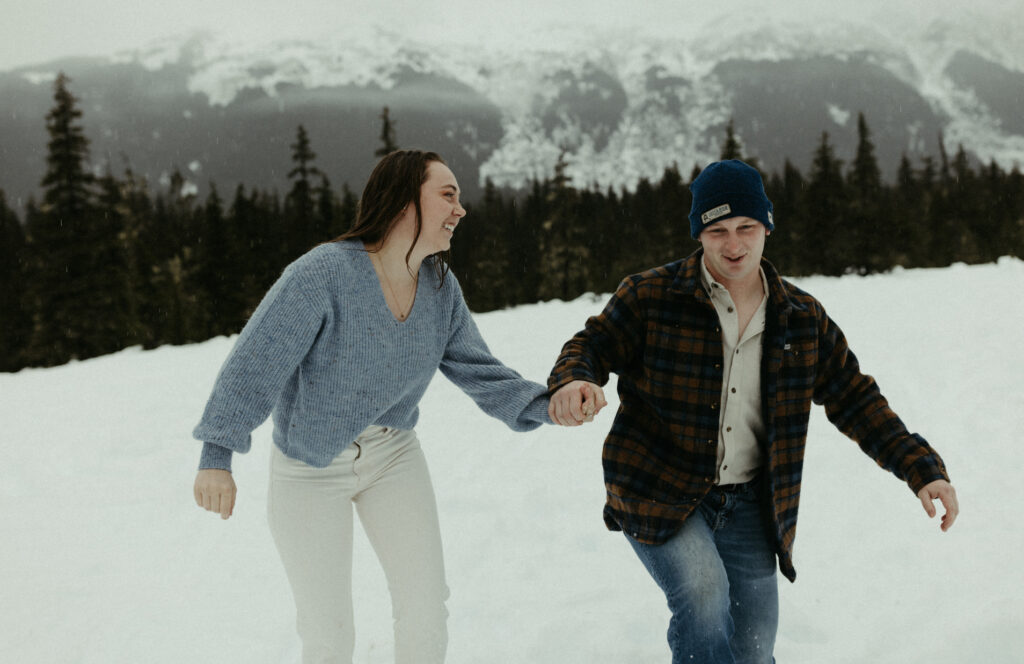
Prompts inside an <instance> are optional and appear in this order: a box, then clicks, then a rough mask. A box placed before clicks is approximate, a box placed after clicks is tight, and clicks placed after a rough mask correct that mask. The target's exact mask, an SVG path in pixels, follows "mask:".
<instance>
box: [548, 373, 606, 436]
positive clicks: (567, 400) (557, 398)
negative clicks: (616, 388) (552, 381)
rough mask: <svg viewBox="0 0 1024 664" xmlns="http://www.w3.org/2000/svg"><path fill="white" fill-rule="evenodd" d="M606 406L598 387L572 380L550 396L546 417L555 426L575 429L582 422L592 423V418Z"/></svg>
mask: <svg viewBox="0 0 1024 664" xmlns="http://www.w3.org/2000/svg"><path fill="white" fill-rule="evenodd" d="M607 405H608V402H607V401H605V398H604V391H603V390H602V389H601V386H600V385H595V384H594V383H589V382H587V381H585V380H574V381H573V382H571V383H568V384H566V385H563V386H562V387H560V388H558V390H557V391H556V392H555V393H554V394H552V395H551V403H550V404H549V405H548V415H549V416H550V417H551V421H552V422H554V423H555V424H560V425H562V426H564V427H575V426H579V425H581V424H583V423H584V422H593V421H594V416H595V415H597V414H598V413H599V412H601V409H602V408H604V407H605V406H607Z"/></svg>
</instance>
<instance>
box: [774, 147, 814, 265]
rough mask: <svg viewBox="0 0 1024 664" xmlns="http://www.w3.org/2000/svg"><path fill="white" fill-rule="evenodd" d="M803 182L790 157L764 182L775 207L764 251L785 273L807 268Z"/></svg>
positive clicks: (806, 221)
mask: <svg viewBox="0 0 1024 664" xmlns="http://www.w3.org/2000/svg"><path fill="white" fill-rule="evenodd" d="M806 186H807V183H806V181H805V180H804V176H803V174H802V173H801V172H800V169H798V168H797V167H796V166H794V165H793V162H791V161H790V160H789V159H786V161H785V163H784V164H783V167H782V175H781V176H779V175H774V174H773V175H772V176H771V177H769V178H768V181H767V183H766V185H765V190H766V193H767V194H768V198H769V200H771V201H772V205H773V207H774V209H775V213H774V217H775V230H774V231H772V235H771V238H770V239H769V240H768V243H767V244H766V245H765V254H766V256H768V257H769V259H770V260H771V261H772V262H773V263H774V264H775V266H776V267H777V268H778V269H779V270H780V271H782V272H783V273H784V274H789V275H800V274H807V271H808V270H809V269H810V268H809V267H807V266H805V265H804V264H803V262H802V260H801V257H802V256H803V254H804V252H805V251H806V250H807V243H808V242H809V241H810V239H809V238H808V229H807V224H808V219H807V214H806V212H805V210H806V205H805V203H804V191H805V188H806Z"/></svg>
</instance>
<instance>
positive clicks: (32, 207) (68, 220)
mask: <svg viewBox="0 0 1024 664" xmlns="http://www.w3.org/2000/svg"><path fill="white" fill-rule="evenodd" d="M80 119H81V111H80V110H79V109H78V105H77V99H76V98H75V97H74V96H73V95H72V94H71V92H70V89H69V79H68V78H67V77H66V76H65V75H64V74H60V75H59V76H58V77H57V79H56V81H55V83H54V104H53V107H52V108H51V110H50V112H49V113H48V114H47V116H46V128H47V131H48V133H49V137H50V140H49V142H48V144H47V161H46V164H47V167H46V172H45V174H44V176H43V178H42V180H41V188H42V197H41V199H40V200H38V201H37V200H36V199H35V198H32V199H30V200H29V201H28V203H27V205H26V207H25V212H24V219H23V220H22V219H19V217H18V215H17V214H16V213H15V212H14V211H13V210H12V209H11V208H10V206H9V205H8V204H7V202H6V200H5V197H4V194H3V191H2V189H0V312H2V320H3V324H2V325H0V371H17V370H18V369H20V368H23V367H27V366H53V365H57V364H62V363H65V362H67V361H69V360H72V359H85V358H89V357H95V356H98V355H103V354H106V353H111V352H114V351H117V350H120V349H122V348H126V347H130V346H141V347H143V348H155V347H157V346H160V345H163V344H184V343H191V342H197V341H203V340H205V339H209V338H211V337H214V336H218V335H228V334H234V333H236V332H237V331H238V330H240V329H241V327H242V326H243V325H244V323H245V321H246V320H247V318H248V316H249V315H250V313H251V312H252V310H253V309H254V308H255V306H256V305H257V304H258V303H259V301H260V299H261V298H262V296H263V294H264V293H265V292H266V290H267V289H268V288H269V287H270V285H271V284H272V283H273V282H274V280H276V278H277V277H278V275H279V274H280V273H281V270H282V269H283V268H284V267H285V266H286V265H287V264H288V263H289V262H291V261H292V260H294V259H295V258H297V257H298V256H299V255H301V254H302V253H303V252H305V251H306V250H308V249H309V248H311V247H312V246H314V245H316V244H318V243H320V242H323V241H327V240H330V239H331V238H334V237H336V236H338V235H340V234H341V233H342V232H344V231H345V230H347V229H348V228H349V226H350V225H351V223H352V222H353V220H354V218H355V212H356V205H357V198H356V196H355V195H354V194H353V192H352V191H351V190H349V188H348V186H347V185H344V184H343V185H342V186H341V189H340V191H339V190H336V189H335V188H334V187H333V186H332V184H331V182H330V180H329V178H328V177H327V175H326V174H324V173H323V172H322V171H321V170H320V169H318V168H317V166H316V153H315V152H314V151H313V148H312V143H311V140H310V137H309V136H308V134H307V132H306V130H305V129H304V128H303V126H301V125H300V126H299V127H298V128H297V131H296V137H295V142H294V143H293V144H291V146H290V147H291V164H292V168H291V170H290V171H289V172H288V179H289V185H290V189H289V190H288V192H287V193H286V194H285V195H284V196H283V197H282V196H280V195H279V194H278V193H277V192H275V191H265V190H260V189H255V188H247V187H245V186H244V185H242V184H239V185H238V186H237V187H236V188H235V190H234V191H233V192H232V193H231V194H230V195H228V196H224V195H223V194H222V193H221V192H220V191H219V190H218V189H217V187H216V185H215V184H214V183H210V187H209V193H208V194H207V195H206V196H205V197H204V198H203V199H202V200H200V199H199V197H198V196H197V195H196V193H195V191H194V188H190V187H189V186H188V183H187V181H186V180H185V178H184V177H183V176H182V175H181V174H180V173H179V172H177V171H176V172H175V173H174V174H173V175H172V176H171V178H170V181H169V184H168V185H166V186H161V187H158V188H155V189H154V188H153V187H151V185H150V183H149V182H147V181H146V179H145V178H143V177H140V176H138V175H137V174H135V173H133V172H132V171H131V169H130V167H128V168H125V169H124V171H123V172H122V173H119V174H114V173H113V172H112V171H111V169H110V168H109V167H108V168H107V170H106V172H105V173H104V174H103V175H101V176H96V175H94V174H93V173H92V172H91V171H90V170H89V169H88V168H87V164H88V145H89V141H88V138H87V137H86V136H85V135H84V132H83V130H82V127H81V124H80ZM381 120H382V131H381V142H382V146H381V148H380V150H378V152H377V154H378V155H380V154H386V153H387V152H389V151H390V150H392V149H395V148H396V147H397V144H396V140H395V132H394V125H393V123H392V120H391V118H390V116H389V114H388V110H387V109H386V108H385V109H384V110H383V113H382V115H381ZM858 136H859V140H858V145H857V148H856V153H855V154H854V155H853V159H852V160H851V161H850V162H849V163H848V164H847V163H846V162H845V161H843V160H842V159H840V158H839V157H838V156H837V155H836V154H835V150H834V148H833V146H832V145H831V143H830V138H829V135H828V133H827V132H825V133H822V135H821V139H820V141H819V143H818V147H817V149H816V150H815V153H814V159H813V162H812V164H811V167H810V171H809V172H808V173H806V174H805V173H802V172H801V171H800V170H799V169H798V168H797V167H796V166H794V165H793V164H792V163H791V162H790V161H789V160H787V161H786V162H785V165H784V167H783V169H782V172H781V173H774V172H773V173H766V177H765V185H766V190H767V193H768V196H769V198H770V199H771V200H772V201H773V203H774V206H775V218H776V231H775V232H774V233H773V234H772V237H771V238H770V239H769V241H768V244H767V247H766V250H765V253H766V255H767V256H768V257H769V258H770V259H771V260H772V261H773V262H774V263H775V264H776V265H777V266H778V267H779V269H780V271H781V272H782V273H783V274H787V275H793V276H799V275H809V274H826V275H838V274H844V273H858V274H866V273H870V272H878V271H884V270H888V269H890V268H892V267H894V266H903V267H922V266H928V267H936V266H945V265H949V264H951V263H953V262H957V261H963V262H967V263H979V262H987V261H992V260H995V259H996V258H998V257H1000V256H1004V255H1014V256H1024V176H1022V174H1021V172H1020V170H1019V168H1018V167H1016V166H1015V167H1014V168H1013V169H1012V170H1011V171H1009V172H1007V171H1005V170H1004V169H1003V168H1001V167H1000V166H999V165H998V164H997V163H995V162H994V161H993V162H991V163H989V164H988V165H984V164H981V165H979V164H976V163H972V160H971V159H970V158H969V156H968V155H967V153H966V152H965V150H964V149H963V147H960V148H959V149H958V151H957V152H956V153H955V154H954V155H953V156H952V157H950V156H949V155H947V154H946V152H945V151H944V150H943V151H941V152H940V154H939V155H938V156H937V157H932V156H929V157H925V158H923V159H921V160H920V161H919V163H916V164H915V163H912V162H911V161H910V160H909V158H907V157H906V156H904V157H903V159H902V160H901V163H900V165H899V170H898V176H897V178H896V181H895V182H892V183H887V182H884V181H883V179H882V177H881V174H880V169H879V166H878V163H877V160H876V158H875V154H874V146H873V144H872V141H871V134H870V130H869V128H868V124H867V121H866V119H865V118H864V116H863V115H860V116H859V118H858ZM940 145H942V141H941V140H940ZM720 156H721V158H723V159H728V158H741V159H744V160H745V161H748V162H750V163H752V164H754V165H755V166H756V165H757V160H756V159H754V158H752V157H749V156H745V155H744V154H743V149H742V144H741V143H740V141H739V139H738V137H737V136H736V135H735V133H734V130H733V126H732V124H731V123H730V124H729V126H728V127H727V129H726V136H725V141H724V144H723V148H722V153H721V155H720ZM568 166H569V164H568V162H567V160H566V158H565V157H564V156H563V157H562V158H560V159H559V161H558V163H557V165H556V167H555V170H554V174H553V175H552V176H551V177H549V178H545V179H543V180H540V179H535V180H534V181H532V182H531V183H530V185H529V186H528V187H527V188H526V189H525V190H508V189H500V188H498V187H496V186H495V185H494V184H493V183H492V182H490V181H487V182H486V183H485V186H484V188H483V193H482V195H481V197H480V199H479V200H477V201H473V202H466V207H467V209H468V211H469V217H468V219H467V222H468V223H464V224H460V226H459V230H458V232H457V237H456V239H455V241H454V242H453V246H452V252H451V265H452V270H453V272H454V273H455V274H456V275H457V276H458V278H459V280H460V283H461V284H462V287H463V291H464V292H465V295H466V299H467V301H468V303H469V305H470V307H471V308H472V309H473V310H474V311H477V312H482V311H489V310H492V309H498V308H503V307H508V306H512V305H516V304H523V303H530V302H536V301H538V300H547V299H556V298H557V299H563V300H568V299H572V298H575V297H577V296H578V295H580V294H582V293H586V292H596V293H602V292H608V291H611V290H612V289H614V288H615V286H616V285H617V284H618V282H619V280H620V279H621V278H622V277H623V276H625V275H627V274H630V273H634V272H638V271H640V270H643V269H645V268H647V267H651V266H654V265H658V264H661V263H665V262H669V261H671V260H675V259H676V258H679V257H681V256H683V255H685V254H688V253H690V252H691V251H692V250H693V249H695V248H696V247H697V243H696V242H695V241H694V240H692V239H691V238H690V237H689V224H688V222H687V220H686V216H687V214H688V212H689V208H690V193H689V190H688V182H690V181H692V180H693V178H694V177H696V175H697V174H698V173H699V168H698V167H697V166H694V167H693V169H692V171H691V172H690V173H689V175H688V176H687V177H684V176H683V175H682V174H681V172H680V171H679V168H678V166H675V165H673V166H671V167H669V168H666V169H665V171H664V173H663V175H662V176H661V178H660V179H659V180H656V181H652V180H648V179H642V180H640V181H639V182H638V183H637V184H636V186H635V187H634V188H633V189H632V190H627V189H620V190H618V191H616V190H613V189H611V188H608V189H604V190H602V189H600V188H599V187H597V186H592V187H589V188H581V187H575V186H573V185H572V183H571V181H570V179H569V178H568V177H567V175H566V169H567V168H568Z"/></svg>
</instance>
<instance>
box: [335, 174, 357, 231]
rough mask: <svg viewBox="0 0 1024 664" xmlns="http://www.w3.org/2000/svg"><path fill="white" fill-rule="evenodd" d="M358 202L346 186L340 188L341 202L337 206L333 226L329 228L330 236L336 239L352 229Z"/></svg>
mask: <svg viewBox="0 0 1024 664" xmlns="http://www.w3.org/2000/svg"><path fill="white" fill-rule="evenodd" d="M358 202H359V200H358V199H357V198H356V195H355V194H354V193H352V190H351V189H350V188H349V186H348V184H347V183H346V184H343V185H342V186H341V201H340V203H339V204H338V214H337V216H336V217H335V219H334V225H333V226H332V227H331V232H330V236H331V237H337V236H339V235H341V234H342V233H344V232H345V231H347V230H348V229H350V228H352V226H353V224H355V223H356V208H357V203H358Z"/></svg>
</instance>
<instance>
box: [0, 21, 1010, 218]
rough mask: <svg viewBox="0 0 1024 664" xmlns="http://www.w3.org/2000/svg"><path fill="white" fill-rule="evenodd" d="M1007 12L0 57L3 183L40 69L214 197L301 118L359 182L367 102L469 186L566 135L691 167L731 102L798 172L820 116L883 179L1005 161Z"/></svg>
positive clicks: (624, 172)
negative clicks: (37, 59)
mask: <svg viewBox="0 0 1024 664" xmlns="http://www.w3.org/2000/svg"><path fill="white" fill-rule="evenodd" d="M1015 21H1016V23H1020V19H1012V20H1007V21H998V22H997V21H994V20H992V19H983V18H981V17H973V18H971V17H968V18H965V19H964V20H962V21H958V22H956V23H952V22H950V21H948V20H939V19H935V20H930V21H929V20H920V21H917V22H915V23H912V25H914V26H915V27H914V28H913V29H911V30H908V29H906V28H905V27H904V28H900V29H897V28H896V27H887V26H886V25H885V24H884V23H874V24H870V25H869V24H865V23H850V22H838V21H836V22H824V23H815V24H813V25H809V24H806V23H793V22H788V23H787V22H782V21H778V22H774V23H767V24H766V23H754V22H753V21H751V22H750V23H749V24H745V23H744V22H743V20H742V18H739V19H737V18H735V17H730V18H728V19H724V18H722V19H712V20H710V21H709V22H707V23H706V24H704V25H703V27H702V28H700V29H690V30H687V31H686V33H685V35H684V34H682V33H681V34H680V36H678V37H673V38H669V37H666V36H664V35H662V36H655V35H654V34H653V32H652V33H651V34H650V35H646V34H640V33H638V32H637V31H636V30H625V31H619V32H615V33H613V32H610V31H608V30H581V29H576V30H573V29H569V28H565V27H558V26H549V27H548V28H546V30H545V31H544V32H543V33H542V34H538V35H534V38H533V39H531V40H530V41H529V42H524V41H509V40H503V39H499V38H497V37H496V38H494V39H491V40H489V41H484V40H482V39H481V41H480V42H479V43H477V44H474V45H471V46H468V45H465V44H463V45H460V46H459V47H458V48H454V49H438V48H436V47H435V45H433V44H431V43H426V42H420V41H417V40H415V39H410V38H408V37H405V36H402V35H399V34H396V33H393V32H389V31H388V30H385V29H381V28H376V29H372V30H355V29H352V30H349V31H348V32H341V33H338V32H335V33H334V34H333V35H332V37H331V38H329V39H316V40H313V39H308V40H300V39H291V40H288V41H279V42H273V43H261V44H254V43H252V42H247V43H244V44H243V43H237V42H232V41H231V40H229V39H225V38H222V37H219V36H216V35H213V34H208V33H207V34H196V35H190V36H188V37H183V38H180V39H167V40H164V41H161V42H159V43H155V44H151V45H149V46H147V47H144V48H140V49H139V50H137V51H134V52H130V53H124V54H122V55H121V56H119V57H116V58H113V59H109V58H108V59H99V58H91V59H68V60H63V61H56V62H49V63H43V64H40V65H38V66H31V67H21V68H18V69H15V70H12V71H8V72H0V139H2V140H0V154H2V155H3V159H2V160H0V188H3V189H5V190H6V191H7V192H8V194H9V198H11V199H15V200H16V199H17V198H19V197H21V198H23V197H25V196H27V195H28V194H29V193H31V192H34V191H36V190H37V183H38V181H39V179H40V178H41V176H42V173H43V167H44V147H45V142H46V134H45V129H44V123H43V117H44V116H45V113H46V111H47V109H48V108H49V106H50V104H51V94H52V91H51V87H50V82H51V81H52V79H53V76H54V75H55V73H56V72H57V71H58V70H64V71H65V72H66V73H67V74H68V75H70V76H71V78H72V91H73V92H74V93H75V94H76V95H77V96H78V97H79V98H80V99H81V101H82V109H83V111H84V123H85V126H86V132H87V134H88V136H89V138H90V139H91V140H92V147H93V150H92V156H93V159H94V161H95V162H96V167H97V168H103V167H104V165H105V164H106V163H110V164H111V165H112V167H113V169H114V171H115V172H120V171H121V170H122V169H123V168H124V165H125V163H126V162H128V163H130V164H131V167H132V168H133V170H134V171H136V172H137V173H142V174H145V175H147V176H148V177H149V178H150V179H151V180H152V181H154V182H159V181H161V179H166V178H167V176H168V174H169V171H170V170H171V169H173V168H174V167H178V168H180V169H181V170H182V172H183V173H184V174H185V175H186V176H188V177H189V178H190V179H191V180H192V181H194V182H195V184H196V185H198V186H199V187H203V186H205V185H206V183H207V182H208V181H210V180H212V181H214V182H216V183H217V184H218V185H219V186H220V187H221V190H222V193H223V192H225V191H230V189H231V188H233V187H234V186H235V185H236V184H237V183H244V184H246V185H252V186H260V187H277V188H278V189H279V190H284V189H286V188H287V181H286V176H285V174H286V173H287V171H288V169H289V166H290V162H289V158H290V148H289V145H290V144H291V143H292V142H293V141H294V137H295V131H296V127H297V125H298V124H300V123H302V124H304V125H305V126H306V128H307V130H308V131H309V134H310V137H311V140H312V142H313V148H314V150H315V151H316V152H317V153H318V162H319V165H320V167H321V168H322V169H323V170H325V171H326V172H327V173H328V174H329V176H330V177H331V179H332V181H333V182H334V183H335V184H340V183H341V182H348V183H349V184H350V185H352V186H353V188H355V189H357V190H358V188H359V187H361V185H362V179H363V178H364V177H365V175H366V173H367V172H368V171H369V168H370V166H371V165H372V161H373V156H372V155H373V151H374V150H375V149H376V147H377V146H378V145H379V143H378V139H377V136H378V133H379V126H380V125H379V119H378V116H379V114H380V110H381V107H383V106H385V105H387V106H389V107H390V109H391V115H392V117H393V118H394V119H395V120H396V121H397V126H396V130H397V138H398V142H399V143H400V144H401V145H403V146H419V147H428V148H431V149H436V150H438V151H439V152H441V153H442V154H443V155H445V157H446V158H447V159H448V160H449V161H450V163H451V164H452V166H453V168H454V169H455V171H456V173H457V174H458V175H459V176H460V180H461V182H462V184H463V186H464V188H465V189H467V193H468V194H470V196H472V195H473V194H474V193H475V192H476V190H477V188H478V187H479V185H480V184H481V183H482V182H483V180H484V178H487V177H489V178H491V179H492V180H493V181H494V182H495V183H497V184H499V185H508V186H522V185H524V184H525V183H526V182H527V181H528V180H529V179H530V178H532V177H535V176H540V177H543V176H545V175H548V174H550V173H551V172H552V168H553V166H554V163H555V161H556V160H557V158H558V155H559V153H560V152H561V151H562V150H563V149H564V150H565V151H566V158H567V161H568V162H569V168H568V170H567V172H568V174H569V175H570V176H571V177H573V178H574V180H575V181H576V183H577V184H579V185H582V186H588V185H591V184H595V183H596V184H599V185H601V186H614V187H623V186H624V187H631V186H633V185H635V183H636V182H637V180H638V179H640V178H642V177H647V178H658V177H660V175H661V173H662V171H663V170H664V168H665V167H666V166H668V165H671V164H672V163H677V164H678V165H679V167H680V168H681V169H682V170H683V172H684V173H688V172H689V169H690V168H691V167H692V166H693V165H695V164H703V163H704V162H706V161H709V160H711V159H714V158H715V157H716V156H717V155H718V153H719V150H720V144H721V141H722V138H723V136H724V127H725V125H726V123H727V122H728V121H729V119H730V118H732V119H733V120H734V123H735V128H736V131H737V133H738V135H739V138H740V139H741V141H742V142H743V144H744V148H745V152H746V153H747V154H749V155H753V156H756V157H757V158H758V159H760V161H761V163H762V164H763V165H765V166H766V167H767V168H768V169H770V170H778V169H780V168H781V166H782V164H783V163H784V160H785V159H787V158H788V159H789V160H790V161H792V162H793V163H794V164H795V165H797V166H798V167H799V168H801V169H802V170H805V171H806V170H807V168H808V166H809V164H810V160H811V155H812V152H813V150H814V148H815V146H816V145H817V143H818V141H819V140H820V137H821V134H822V132H828V133H829V135H830V138H831V141H832V143H833V144H834V145H835V147H836V154H837V156H838V157H839V158H841V159H845V160H847V161H849V160H850V159H852V156H853V148H854V145H855V141H856V123H857V120H856V118H857V113H858V112H863V113H865V115H866V118H867V120H868V124H869V127H870V128H871V130H872V134H873V136H872V138H873V140H874V142H875V145H876V152H877V155H878V159H879V163H880V165H881V167H882V169H883V172H884V173H885V174H886V175H888V176H890V177H891V176H892V175H893V174H894V172H895V170H896V167H897V165H898V162H899V158H900V156H901V155H902V154H904V153H906V154H907V155H908V156H910V157H911V158H912V159H915V160H916V158H918V157H920V156H923V155H929V154H930V155H937V154H938V151H939V146H938V140H939V136H940V135H943V136H944V137H945V142H946V148H947V149H948V150H950V151H954V150H956V148H957V146H958V145H959V144H962V145H963V146H964V147H965V148H966V149H967V150H968V152H970V153H971V154H972V155H974V156H975V157H976V158H977V159H979V160H981V161H985V162H988V161H989V160H995V161H996V162H998V163H999V164H1001V165H1002V166H1003V167H1005V168H1010V167H1012V166H1013V165H1014V164H1017V163H1021V162H1024V120H1022V119H1021V115H1020V113H1019V112H1018V108H1019V100H1020V99H1021V98H1024V45H1022V42H1021V41H1020V40H1019V39H1017V38H1016V33H1015V30H1016V28H1015V27H1014V26H1015ZM662 27H664V26H662ZM663 32H664V30H663ZM723 35H726V36H727V38H723Z"/></svg>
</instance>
